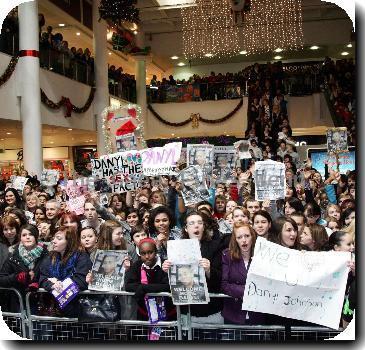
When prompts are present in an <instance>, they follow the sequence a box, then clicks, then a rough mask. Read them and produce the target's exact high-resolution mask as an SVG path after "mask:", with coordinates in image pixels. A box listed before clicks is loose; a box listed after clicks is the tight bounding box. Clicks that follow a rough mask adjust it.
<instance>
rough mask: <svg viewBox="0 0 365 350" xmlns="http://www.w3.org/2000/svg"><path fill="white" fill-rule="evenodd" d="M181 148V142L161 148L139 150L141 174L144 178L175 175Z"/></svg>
mask: <svg viewBox="0 0 365 350" xmlns="http://www.w3.org/2000/svg"><path fill="white" fill-rule="evenodd" d="M181 147H182V143H181V142H171V143H168V144H166V145H165V146H163V147H151V148H146V149H143V150H141V155H142V167H143V174H144V175H145V176H156V175H176V174H177V172H176V166H177V165H176V164H177V162H178V160H179V159H180V152H181Z"/></svg>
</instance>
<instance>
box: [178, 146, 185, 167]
mask: <svg viewBox="0 0 365 350" xmlns="http://www.w3.org/2000/svg"><path fill="white" fill-rule="evenodd" d="M176 164H177V166H178V168H179V169H182V168H184V167H185V166H186V164H187V149H186V147H183V148H181V152H180V158H179V160H178V161H177V163H176Z"/></svg>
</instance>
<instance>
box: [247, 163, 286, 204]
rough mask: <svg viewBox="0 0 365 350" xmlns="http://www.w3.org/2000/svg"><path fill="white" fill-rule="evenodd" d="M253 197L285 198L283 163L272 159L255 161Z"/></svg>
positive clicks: (261, 199) (264, 198) (262, 198)
mask: <svg viewBox="0 0 365 350" xmlns="http://www.w3.org/2000/svg"><path fill="white" fill-rule="evenodd" d="M254 178H255V199H256V200H257V201H264V200H266V199H270V200H277V199H284V198H285V188H286V187H285V165H284V163H280V162H275V161H273V160H265V161H262V162H255V172H254Z"/></svg>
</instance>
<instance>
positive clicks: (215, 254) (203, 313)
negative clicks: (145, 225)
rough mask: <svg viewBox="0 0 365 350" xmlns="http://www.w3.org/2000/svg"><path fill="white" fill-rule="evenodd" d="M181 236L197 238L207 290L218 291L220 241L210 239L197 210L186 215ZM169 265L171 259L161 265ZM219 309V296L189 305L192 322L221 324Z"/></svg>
mask: <svg viewBox="0 0 365 350" xmlns="http://www.w3.org/2000/svg"><path fill="white" fill-rule="evenodd" d="M182 238H183V239H198V240H199V243H200V252H201V256H202V258H201V259H200V261H199V264H200V266H202V267H203V268H204V271H205V277H206V280H207V286H208V292H209V293H219V292H220V284H221V276H222V264H221V249H220V241H219V240H212V239H211V236H210V234H209V232H208V230H207V227H206V223H205V221H204V218H203V216H202V214H201V213H200V212H199V211H195V210H192V211H190V212H188V214H187V215H186V217H185V219H184V225H183V231H182ZM171 265H172V264H171V261H169V260H166V261H165V262H164V263H163V265H162V269H163V270H164V271H165V272H167V271H168V270H169V269H170V267H171ZM221 310H222V302H221V300H220V299H219V298H212V299H211V301H210V302H209V303H208V304H205V305H191V306H190V311H191V315H192V318H191V319H192V321H193V322H202V323H203V322H204V323H216V324H222V323H223V318H222V316H221V313H220V311H221Z"/></svg>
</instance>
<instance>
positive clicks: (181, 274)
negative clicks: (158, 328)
mask: <svg viewBox="0 0 365 350" xmlns="http://www.w3.org/2000/svg"><path fill="white" fill-rule="evenodd" d="M167 258H168V260H170V261H171V263H172V266H171V268H170V271H169V282H170V288H171V296H172V301H173V303H174V304H175V305H186V304H208V303H209V301H210V299H209V293H208V287H207V281H206V278H205V271H204V269H203V268H202V267H201V266H199V259H201V252H200V246H199V241H198V240H197V239H182V240H176V241H173V240H169V241H167Z"/></svg>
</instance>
